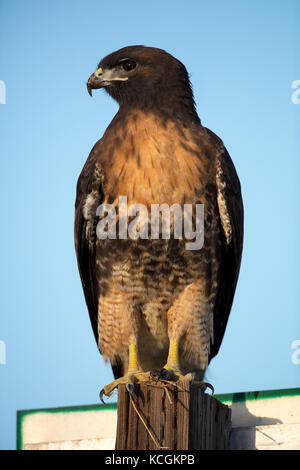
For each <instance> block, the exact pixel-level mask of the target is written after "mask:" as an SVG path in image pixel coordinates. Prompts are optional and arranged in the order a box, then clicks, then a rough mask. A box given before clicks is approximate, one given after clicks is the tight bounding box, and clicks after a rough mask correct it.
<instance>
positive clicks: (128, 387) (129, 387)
mask: <svg viewBox="0 0 300 470" xmlns="http://www.w3.org/2000/svg"><path fill="white" fill-rule="evenodd" d="M126 390H127V392H128V393H130V395H131V396H132V397H133V395H134V384H133V383H127V384H126Z"/></svg>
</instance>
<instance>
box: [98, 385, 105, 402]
mask: <svg viewBox="0 0 300 470" xmlns="http://www.w3.org/2000/svg"><path fill="white" fill-rule="evenodd" d="M103 395H105V392H104V388H102V390H101V392H100V393H99V398H100V400H101V401H102V403H103V404H104V405H105V401H104V400H103Z"/></svg>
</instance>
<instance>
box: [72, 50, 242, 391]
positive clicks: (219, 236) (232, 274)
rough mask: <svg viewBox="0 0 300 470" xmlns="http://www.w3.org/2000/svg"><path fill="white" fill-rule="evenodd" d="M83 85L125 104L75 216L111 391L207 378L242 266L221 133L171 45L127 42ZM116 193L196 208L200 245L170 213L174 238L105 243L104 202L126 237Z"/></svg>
mask: <svg viewBox="0 0 300 470" xmlns="http://www.w3.org/2000/svg"><path fill="white" fill-rule="evenodd" d="M87 88H88V91H89V93H90V94H91V90H92V89H95V88H105V90H106V91H107V92H108V93H109V94H110V95H111V96H112V97H113V98H114V99H116V100H117V102H118V103H119V105H120V108H119V111H118V113H117V114H116V116H115V117H114V118H113V120H112V122H111V123H110V125H109V126H108V128H107V129H106V131H105V133H104V135H103V137H102V138H101V139H100V140H99V141H98V142H97V143H96V144H95V146H94V147H93V149H92V151H91V153H90V155H89V157H88V159H87V162H86V163H85V165H84V168H83V170H82V172H81V174H80V177H79V180H78V184H77V198H76V212H75V245H76V253H77V260H78V266H79V271H80V276H81V281H82V285H83V290H84V294H85V299H86V303H87V306H88V310H89V314H90V319H91V323H92V327H93V331H94V334H95V338H96V341H97V344H98V347H99V349H100V352H101V354H102V355H103V357H104V359H105V360H106V361H110V362H111V365H112V368H113V372H114V375H115V379H116V380H115V381H114V382H112V383H111V384H109V385H107V386H106V387H104V391H103V393H104V394H106V395H110V394H111V393H112V391H113V389H114V388H115V387H116V386H117V385H118V384H119V383H134V382H135V381H142V380H147V378H148V377H149V372H148V371H149V370H152V369H156V370H157V369H158V370H167V371H170V373H171V376H172V377H173V378H174V379H175V380H176V379H182V378H183V377H184V375H185V374H190V373H192V374H193V377H194V378H196V379H198V380H202V378H203V376H204V373H205V370H206V368H207V366H208V364H209V362H210V360H211V359H212V358H213V357H214V356H215V355H216V354H217V352H218V350H219V348H220V344H221V342H222V338H223V336H224V332H225V328H226V324H227V320H228V316H229V313H230V309H231V305H232V301H233V297H234V292H235V288H236V283H237V279H238V274H239V268H240V261H241V253H242V244H243V203H242V197H241V188H240V182H239V179H238V176H237V173H236V170H235V168H234V165H233V163H232V160H231V158H230V156H229V154H228V152H227V150H226V148H225V147H224V145H223V142H222V141H221V139H220V138H219V137H217V136H216V135H215V134H214V133H213V132H212V131H210V130H209V129H207V128H205V127H203V126H202V125H201V122H200V119H199V117H198V115H197V112H196V109H195V103H194V98H193V93H192V89H191V85H190V81H189V77H188V73H187V71H186V69H185V67H184V65H183V64H182V63H181V62H179V61H178V60H177V59H175V58H174V57H172V56H171V55H170V54H168V53H167V52H165V51H163V50H161V49H156V48H152V47H144V46H131V47H125V48H123V49H120V50H118V51H117V52H114V53H113V54H111V55H109V56H107V57H105V58H104V59H103V60H102V61H101V62H100V63H99V65H98V68H97V70H96V72H95V73H93V74H92V75H91V76H90V78H89V80H88V82H87ZM100 112H101V108H100ZM120 198H121V199H120ZM120 200H123V201H126V203H127V205H128V206H132V205H134V204H135V205H138V206H134V207H138V208H141V207H143V208H146V210H149V213H150V210H151V208H152V207H153V206H155V207H157V206H158V205H159V207H161V205H163V204H164V205H165V207H169V208H171V207H175V206H173V205H174V204H175V205H176V207H177V208H178V207H179V208H182V210H183V211H184V209H185V207H188V206H189V207H192V212H191V214H192V215H191V217H192V222H193V227H194V226H195V223H196V219H195V217H196V216H195V208H196V206H198V205H199V206H200V205H202V206H201V207H204V235H203V246H202V247H201V249H200V248H199V249H194V248H192V249H187V242H191V240H190V239H189V237H188V236H186V235H185V232H183V234H182V236H181V237H176V236H175V229H174V227H175V214H173V213H172V214H171V216H170V220H171V227H170V236H169V237H168V238H167V237H165V238H163V237H161V236H158V237H157V236H156V237H151V232H148V235H147V232H146V235H147V236H146V237H145V236H142V233H141V232H140V233H139V235H137V236H136V237H130V236H128V232H124V231H123V232H122V236H118V235H117V236H116V237H114V236H107V237H106V238H105V236H103V232H101V233H102V235H101V233H100V230H99V231H98V229H99V222H100V220H102V221H103V220H104V221H105V218H104V216H105V217H107V214H108V212H109V210H108V212H107V211H106V212H105V209H107V207H110V208H112V213H115V214H116V219H115V221H113V222H111V224H110V229H111V228H112V231H111V232H109V233H110V234H115V235H116V234H118V233H120V232H118V231H117V230H116V229H117V228H120V226H121V217H120V204H119V203H120ZM114 211H115V212H114ZM131 215H132V214H131ZM126 217H127V216H126ZM122 220H123V219H122ZM130 220H132V217H131V218H130V216H129V217H127V218H126V221H127V222H128V221H130ZM160 220H161V219H160ZM176 220H177V219H176ZM123 222H124V220H123ZM123 222H122V223H123ZM139 222H140V224H141V219H140V220H139ZM182 224H183V222H182ZM137 225H138V224H137ZM137 225H136V226H135V229H136V231H135V233H136V234H138V230H137ZM108 226H109V224H107V227H108ZM100 228H101V227H100ZM123 228H124V227H123ZM110 229H109V230H110ZM107 233H108V229H107ZM124 233H125V235H124ZM161 233H162V231H161V229H160V231H159V234H160V235H161ZM126 234H127V237H126ZM143 235H145V232H143Z"/></svg>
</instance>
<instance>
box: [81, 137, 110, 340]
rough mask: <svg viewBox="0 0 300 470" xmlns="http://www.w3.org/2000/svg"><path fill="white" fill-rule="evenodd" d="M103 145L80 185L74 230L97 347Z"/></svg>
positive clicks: (86, 167)
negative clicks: (98, 246) (97, 232)
mask: <svg viewBox="0 0 300 470" xmlns="http://www.w3.org/2000/svg"><path fill="white" fill-rule="evenodd" d="M99 144H100V141H99V142H98V143H97V144H96V145H95V146H94V148H93V149H92V151H91V153H90V155H89V157H88V159H87V161H86V163H85V165H84V167H83V170H82V172H81V174H80V176H79V179H78V182H77V193H76V202H75V227H74V228H75V234H74V236H75V249H76V255H77V262H78V268H79V273H80V277H81V282H82V287H83V291H84V295H85V300H86V303H87V307H88V311H89V315H90V320H91V324H92V328H93V331H94V335H95V339H96V342H97V345H98V299H99V282H98V281H97V265H96V241H97V237H96V226H97V218H96V210H97V207H98V206H99V205H100V204H101V203H102V202H103V197H104V194H103V186H102V175H101V169H100V168H99V166H98V164H97V160H96V147H97V148H99ZM100 145H101V144H100Z"/></svg>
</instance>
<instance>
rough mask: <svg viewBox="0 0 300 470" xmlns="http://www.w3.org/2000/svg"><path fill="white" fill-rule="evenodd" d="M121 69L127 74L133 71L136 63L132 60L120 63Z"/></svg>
mask: <svg viewBox="0 0 300 470" xmlns="http://www.w3.org/2000/svg"><path fill="white" fill-rule="evenodd" d="M122 67H123V69H124V70H125V71H126V72H129V71H130V70H133V69H135V67H136V63H135V62H134V60H125V61H124V62H122Z"/></svg>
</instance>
